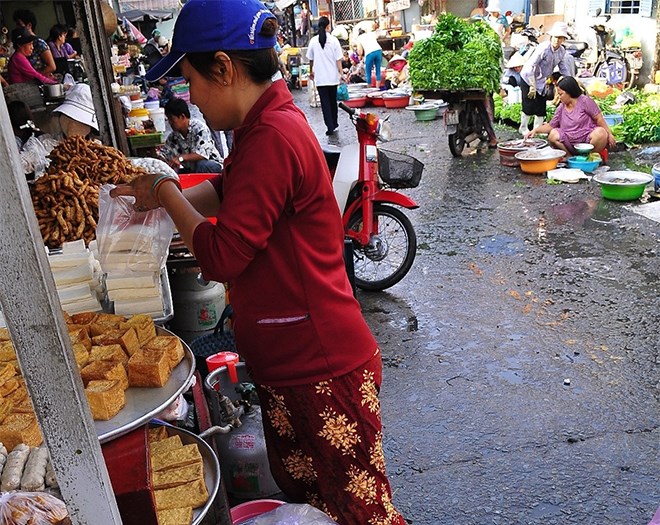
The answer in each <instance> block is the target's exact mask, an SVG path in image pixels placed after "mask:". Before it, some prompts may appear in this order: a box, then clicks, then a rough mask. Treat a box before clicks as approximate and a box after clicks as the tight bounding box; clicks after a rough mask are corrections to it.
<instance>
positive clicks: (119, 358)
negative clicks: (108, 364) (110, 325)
mask: <svg viewBox="0 0 660 525" xmlns="http://www.w3.org/2000/svg"><path fill="white" fill-rule="evenodd" d="M89 360H90V361H116V362H118V363H123V364H126V363H128V355H127V354H126V352H125V351H124V349H123V348H122V346H121V345H118V344H111V345H101V346H92V350H91V351H90V352H89Z"/></svg>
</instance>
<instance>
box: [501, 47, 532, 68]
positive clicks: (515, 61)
mask: <svg viewBox="0 0 660 525" xmlns="http://www.w3.org/2000/svg"><path fill="white" fill-rule="evenodd" d="M525 62H527V57H526V56H524V55H521V54H520V53H518V52H517V51H516V52H515V53H514V54H513V55H511V58H510V59H509V61H508V62H507V63H506V68H507V69H512V68H514V67H519V66H524V65H525Z"/></svg>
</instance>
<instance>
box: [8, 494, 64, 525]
mask: <svg viewBox="0 0 660 525" xmlns="http://www.w3.org/2000/svg"><path fill="white" fill-rule="evenodd" d="M0 523H2V524H3V525H24V524H26V523H29V524H30V525H71V520H70V519H69V513H68V512H67V510H66V506H65V505H64V502H63V501H61V500H59V499H57V498H56V497H55V496H51V495H50V494H45V493H43V492H6V493H4V494H2V495H0Z"/></svg>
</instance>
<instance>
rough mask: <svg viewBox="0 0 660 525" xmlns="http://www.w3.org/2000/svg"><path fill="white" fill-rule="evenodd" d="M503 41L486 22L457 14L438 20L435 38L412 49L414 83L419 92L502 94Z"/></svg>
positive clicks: (442, 16) (441, 16) (410, 68)
mask: <svg viewBox="0 0 660 525" xmlns="http://www.w3.org/2000/svg"><path fill="white" fill-rule="evenodd" d="M501 64H502V44H501V42H500V38H499V36H498V35H497V33H495V31H493V30H492V29H491V27H490V26H489V25H488V24H487V23H485V22H483V21H470V22H467V21H465V20H462V19H460V18H458V17H457V16H455V15H451V14H443V15H440V17H439V18H438V23H437V25H436V26H435V31H434V33H433V35H432V36H431V37H429V38H426V39H424V40H420V41H419V42H415V45H414V46H413V48H412V49H411V50H410V54H409V55H408V66H409V71H410V82H411V84H412V85H413V87H414V88H415V89H420V90H424V89H446V90H452V91H462V90H465V89H483V90H484V91H486V92H488V93H496V92H497V91H499V85H500V76H501V74H502V65H501Z"/></svg>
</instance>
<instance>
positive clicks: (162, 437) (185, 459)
mask: <svg viewBox="0 0 660 525" xmlns="http://www.w3.org/2000/svg"><path fill="white" fill-rule="evenodd" d="M149 459H150V463H151V482H152V486H153V489H154V501H155V503H156V513H157V516H158V524H159V525H190V523H191V522H192V518H193V509H194V508H197V507H201V506H202V505H204V504H205V503H206V501H207V500H208V498H209V494H208V491H207V489H206V482H205V480H204V463H203V459H202V456H201V454H200V452H199V448H198V447H197V445H196V444H194V443H192V444H189V445H184V444H183V442H182V441H181V438H180V437H179V436H178V435H173V436H170V435H169V434H168V432H167V429H166V427H163V426H159V427H155V428H151V429H149Z"/></svg>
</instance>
